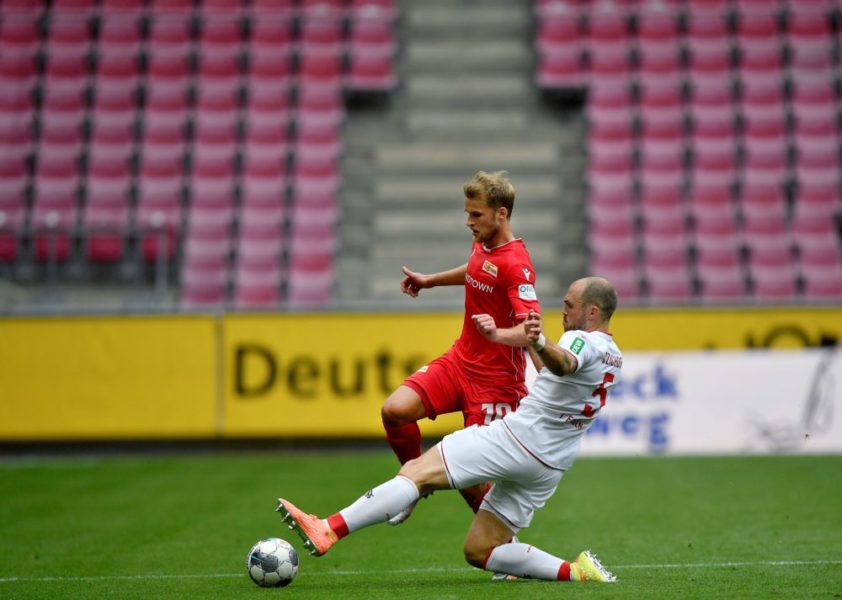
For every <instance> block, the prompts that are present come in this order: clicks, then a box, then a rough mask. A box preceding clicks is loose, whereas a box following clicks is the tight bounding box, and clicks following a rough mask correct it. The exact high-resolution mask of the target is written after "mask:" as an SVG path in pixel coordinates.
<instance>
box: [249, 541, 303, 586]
mask: <svg viewBox="0 0 842 600" xmlns="http://www.w3.org/2000/svg"><path fill="white" fill-rule="evenodd" d="M246 568H247V569H248V571H249V577H251V580H252V581H254V582H255V583H256V584H257V585H259V586H261V587H284V586H285V585H289V584H290V583H292V580H293V579H295V576H296V574H297V573H298V552H296V551H295V548H293V547H292V545H291V544H290V543H289V542H287V541H286V540H282V539H280V538H267V539H265V540H260V541H259V542H257V543H256V544H255V545H254V546H252V547H251V550H249V555H248V558H247V559H246Z"/></svg>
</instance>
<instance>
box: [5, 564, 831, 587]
mask: <svg viewBox="0 0 842 600" xmlns="http://www.w3.org/2000/svg"><path fill="white" fill-rule="evenodd" d="M840 564H842V560H759V561H740V562H718V563H687V564H680V563H663V564H649V565H644V564H634V565H612V567H611V568H612V570H614V569H616V570H620V571H622V570H623V569H721V568H724V567H764V566H769V567H780V566H810V565H840ZM476 570H477V569H472V568H470V567H465V568H461V569H455V568H447V567H430V568H428V569H395V570H390V571H360V570H354V571H325V572H321V573H301V574H300V575H299V576H325V575H389V574H394V575H400V574H401V573H461V572H469V571H476ZM245 576H246V573H245V571H244V572H242V573H208V574H204V575H202V574H193V575H190V574H186V575H78V576H74V575H68V576H61V575H58V576H50V575H47V576H44V577H0V583H16V582H21V583H24V582H36V583H37V582H51V581H113V580H118V581H119V580H124V581H131V580H144V579H148V580H156V579H224V578H231V577H245Z"/></svg>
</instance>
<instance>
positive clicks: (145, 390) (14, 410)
mask: <svg viewBox="0 0 842 600" xmlns="http://www.w3.org/2000/svg"><path fill="white" fill-rule="evenodd" d="M546 312H547V315H546V320H547V325H546V328H547V330H548V332H553V331H555V332H560V331H561V316H560V313H559V311H558V310H557V309H552V310H547V311H546ZM461 320H462V315H461V314H459V313H430V314H426V313H392V314H356V313H349V314H333V313H318V314H277V315H275V314H254V315H237V314H231V315H223V316H212V315H195V316H133V317H126V316H122V317H114V316H102V317H63V318H6V319H0V440H2V441H42V440H101V439H182V438H184V439H189V438H204V439H207V438H243V437H288V438H292V437H296V438H301V437H318V438H325V437H382V429H381V425H380V406H381V404H382V401H383V399H384V398H385V397H386V396H387V395H388V394H389V393H390V392H391V391H392V390H393V389H394V388H395V387H397V385H398V384H399V383H400V382H401V381H402V379H403V377H404V376H405V375H406V374H408V373H411V372H412V371H414V370H415V369H417V368H418V367H419V366H421V365H423V364H424V363H425V362H426V361H428V360H430V359H431V358H434V357H435V356H437V355H438V354H440V353H441V352H442V351H444V350H445V349H446V348H448V347H449V346H450V344H452V342H453V340H454V339H455V338H456V336H457V335H458V331H459V328H460V327H461ZM613 330H614V334H615V337H616V338H617V339H618V341H619V343H620V346H621V348H622V349H623V350H624V352H625V354H626V355H627V358H626V362H625V366H624V376H623V382H624V383H622V384H621V387H620V388H618V390H617V392H618V393H617V394H615V395H614V396H613V397H611V398H610V399H609V401H610V402H611V410H610V411H606V420H605V421H604V422H602V423H601V424H598V425H600V427H599V428H597V426H596V425H595V426H594V429H593V432H592V433H591V434H590V435H589V439H590V440H591V441H589V442H588V443H587V444H586V447H587V448H588V451H591V452H594V453H611V454H623V453H652V452H666V453H696V452H705V451H710V452H743V451H752V448H754V447H755V446H756V449H757V450H758V451H760V450H762V449H763V448H766V449H767V450H772V449H774V445H773V444H771V441H770V440H771V438H772V437H774V436H772V434H771V433H769V435H768V436H767V438H768V439H767V438H763V439H765V440H766V441H765V442H762V443H761V441H762V440H761V438H757V439H756V440H754V441H751V442H750V443H749V442H747V441H746V440H745V439H743V437H744V436H743V437H740V436H736V435H735V434H734V433H733V432H731V431H730V430H729V429H722V428H724V427H725V425H727V426H728V427H730V426H731V425H732V424H733V423H734V422H736V421H739V422H740V423H742V426H741V427H740V431H741V432H743V433H745V432H746V431H749V430H750V431H755V430H758V429H757V428H758V427H759V425H757V424H754V425H749V424H747V423H748V420H747V419H748V418H747V417H745V416H744V415H742V413H740V415H739V418H737V417H736V416H735V415H734V412H733V411H735V410H737V408H739V409H740V410H742V409H743V408H746V410H748V409H749V408H751V409H755V408H757V410H758V412H759V413H760V414H774V413H771V412H767V413H763V411H770V410H772V408H771V407H773V406H776V404H775V402H777V401H778V400H780V399H782V398H783V401H784V402H785V403H787V404H786V406H787V407H790V408H792V410H795V408H794V407H795V406H798V407H800V408H799V409H798V410H802V409H803V410H806V408H805V407H804V406H803V405H804V402H805V401H804V400H803V398H804V397H805V396H804V395H805V391H804V389H801V388H798V389H797V390H791V393H790V392H787V393H785V392H784V390H785V389H786V388H785V386H784V385H783V384H782V381H781V380H782V379H783V378H784V377H785V375H780V374H787V373H790V374H791V375H789V379H791V380H793V381H799V382H801V384H803V385H802V387H803V386H806V385H807V382H808V381H809V378H810V377H811V376H812V375H811V374H813V373H814V372H815V371H817V370H818V369H819V366H818V364H819V362H821V359H820V358H819V357H820V356H824V354H822V352H820V351H803V350H801V351H799V350H797V349H796V348H798V347H802V348H803V347H811V348H812V347H818V346H831V345H832V344H833V343H834V342H835V340H836V339H838V337H839V336H842V309H810V310H808V309H786V310H781V309H778V310H772V309H747V310H698V311H692V310H680V311H679V310H675V311H671V310H658V311H624V312H623V313H618V315H617V317H616V318H615V321H614V327H613ZM711 348H717V349H723V350H737V349H746V348H754V349H758V348H776V349H778V350H777V351H776V352H772V353H770V352H765V351H762V350H754V351H752V352H727V351H723V352H709V351H706V352H696V353H689V354H688V353H687V352H686V351H688V350H694V349H695V350H709V349H711ZM644 351H645V352H644ZM651 351H660V352H661V353H660V354H650V352H651ZM825 352H830V351H829V350H826V351H825ZM714 358H715V359H716V360H715V361H713V362H711V361H712V360H713V359H714ZM720 359H721V362H720ZM743 361H745V366H743ZM800 361H801V362H800ZM803 361H808V362H803ZM802 362H803V364H802ZM795 363H798V364H801V365H802V367H803V369H805V371H803V372H802V371H797V370H793V367H792V366H791V365H792V364H795ZM830 364H831V365H832V368H831V370H830V372H836V371H834V370H833V369H836V368H837V367H836V366H835V365H838V359H835V362H832V363H830ZM693 365H698V368H702V366H704V367H705V370H704V372H701V371H698V370H697V369H696V368H695V367H693ZM788 365H789V366H788ZM743 369H746V370H751V369H755V374H756V377H754V378H752V379H751V380H750V381H749V380H748V379H747V378H745V377H744V376H743V373H742V371H743ZM747 372H748V371H747ZM673 373H674V374H675V376H674V377H673V375H672V374H673ZM729 374H730V375H729ZM775 376H777V377H778V378H777V379H776V378H775ZM837 380H839V381H842V379H840V378H839V377H837ZM720 381H728V382H729V385H730V386H731V387H732V388H733V389H735V390H742V391H743V393H744V395H742V396H737V395H734V394H732V393H731V392H730V391H728V390H727V389H726V390H724V391H723V390H720V389H719V388H712V387H711V386H712V385H713V384H714V383H717V382H720ZM755 384H756V385H757V386H759V387H757V388H756V389H758V390H759V391H757V392H756V394H755V393H753V392H750V391H749V390H750V386H753V385H755ZM761 384H762V385H761ZM793 385H794V384H793ZM805 389H806V388H805ZM673 392H674V393H673ZM834 393H835V394H836V395H835V396H833V398H835V400H834V401H835V402H836V403H838V395H839V392H838V391H836V392H834ZM784 396H785V397H784ZM615 398H616V400H615ZM676 398H677V399H676ZM719 398H726V399H728V400H727V404H728V406H727V407H725V406H724V405H723V406H720V405H719V404H718V402H719V400H718V399H719ZM794 399H796V400H794ZM832 405H833V403H831V406H832ZM822 406H824V404H822ZM735 407H737V408H735ZM726 408H727V409H729V410H731V411H732V412H731V413H728V412H727V410H726ZM840 408H842V407H840ZM667 409H669V410H667ZM702 410H703V411H704V412H703V413H702V412H698V411H702ZM775 410H778V409H775ZM781 410H783V409H781ZM693 411H697V412H693ZM836 412H837V414H840V411H839V410H837V411H836ZM781 414H783V415H785V416H786V418H787V419H789V418H790V416H791V415H790V413H784V412H782V413H781ZM688 415H691V416H688ZM705 417H707V419H705ZM708 421H710V422H712V423H716V424H717V425H716V427H718V428H720V429H722V430H723V431H727V435H726V436H725V438H723V439H724V441H718V442H716V443H713V444H711V443H707V442H700V441H693V440H694V439H695V438H693V437H692V435H691V434H693V433H697V430H698V429H700V428H701V427H700V423H705V422H708ZM762 422H765V421H762V419H761V420H760V421H756V423H762ZM787 422H789V421H787ZM682 423H688V424H689V425H688V426H687V427H686V431H685V426H684V425H682ZM752 423H755V421H752ZM460 424H461V418H460V416H459V415H449V416H446V417H442V418H439V419H437V420H436V421H435V422H424V423H423V424H422V431H423V433H424V434H425V435H427V436H440V435H442V434H443V433H446V432H447V431H451V430H453V429H455V428H458V427H459V426H460ZM720 424H721V425H720ZM752 428H753V429H752ZM717 431H718V430H717ZM758 431H759V430H758ZM819 433H820V432H815V433H814V434H812V435H813V438H811V439H813V441H814V443H813V444H808V446H807V448H806V449H805V451H812V450H814V449H815V448H817V447H818V446H816V445H815V444H817V443H818V442H816V441H815V440H816V439H819V438H818V437H816V436H819ZM711 435H713V434H711ZM757 435H760V434H759V433H758V434H757ZM770 436H771V437H770ZM714 438H715V436H713V438H710V439H714ZM836 438H837V439H842V436H838V435H837V436H836ZM752 439H753V438H752ZM738 440H739V441H738ZM726 441H728V443H726ZM729 444H730V445H729ZM764 444H765V446H764ZM790 445H791V444H790ZM839 446H840V447H836V446H833V445H831V446H827V451H842V442H839ZM780 447H783V446H780ZM821 447H823V448H824V447H825V446H821ZM705 448H707V450H705ZM834 448H835V449H834ZM794 451H800V450H799V449H798V448H794Z"/></svg>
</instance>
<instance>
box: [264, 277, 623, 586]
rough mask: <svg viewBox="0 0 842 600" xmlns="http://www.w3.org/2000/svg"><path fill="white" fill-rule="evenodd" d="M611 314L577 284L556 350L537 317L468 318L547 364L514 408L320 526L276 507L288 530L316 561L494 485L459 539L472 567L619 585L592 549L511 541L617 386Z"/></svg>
mask: <svg viewBox="0 0 842 600" xmlns="http://www.w3.org/2000/svg"><path fill="white" fill-rule="evenodd" d="M616 306H617V295H616V292H615V290H614V287H613V285H611V283H610V282H609V281H607V280H606V279H603V278H600V277H586V278H584V279H579V280H577V281H574V282H573V283H572V284H571V285H570V287H569V289H568V291H567V294H566V295H565V297H564V308H563V310H562V313H563V315H564V329H565V333H564V334H563V335H562V336H561V339H560V340H559V342H558V344H554V343H552V342H551V341H549V340H547V339H546V337H545V336H544V333H543V331H542V324H541V317H540V315H538V314H536V313H530V314H529V316H528V317H527V318H526V320H525V321H524V326H523V329H508V330H506V329H497V327H496V324H495V323H494V321H493V319H492V318H491V317H490V316H489V315H474V317H473V320H474V324H475V325H476V327H477V329H478V330H479V331H480V332H481V333H482V334H483V335H484V336H486V337H487V338H488V339H490V340H493V341H495V342H498V343H501V344H507V345H510V346H526V345H531V346H532V347H533V348H534V349H535V350H536V351H537V352H538V353H539V356H540V357H541V359H542V361H543V363H544V367H543V368H542V369H541V371H540V373H539V374H538V378H537V379H536V380H535V383H534V384H533V386H532V388H531V389H530V390H529V394H528V395H527V396H526V397H525V398H524V399H523V400H521V403H520V408H519V409H518V410H517V411H516V412H513V413H510V414H507V415H506V416H505V417H504V418H503V419H500V420H497V421H493V422H492V423H491V424H489V425H487V426H485V427H478V426H476V425H475V426H471V427H468V428H466V429H463V430H460V431H456V432H454V433H451V434H450V435H447V436H445V437H444V439H442V441H441V442H439V443H438V444H437V445H436V446H435V447H433V448H431V449H430V450H428V451H427V452H426V453H425V454H423V455H422V456H421V457H419V458H417V459H414V460H411V461H409V462H407V463H406V464H404V465H403V466H402V467H401V469H400V471H399V472H398V475H397V476H396V477H394V478H393V479H391V480H389V481H387V482H385V483H383V484H381V485H379V486H378V487H376V488H374V489H372V490H369V491H368V492H366V494H364V495H363V496H362V497H360V498H359V499H358V500H357V501H356V502H354V503H353V504H351V505H350V506H348V507H347V508H344V509H342V510H340V511H339V512H337V513H335V514H333V515H331V516H330V517H328V518H326V519H320V518H318V517H316V516H315V515H310V514H307V513H306V512H304V511H302V510H300V509H298V508H297V507H296V506H295V505H293V504H292V503H291V502H289V501H288V500H285V499H283V498H281V499H279V505H278V511H279V512H280V513H281V515H282V517H283V519H284V521H285V522H287V523H288V524H289V526H290V528H291V529H294V530H295V531H296V532H297V533H298V534H299V536H301V538H302V540H303V541H304V545H305V547H306V548H307V549H308V550H310V553H311V554H314V555H316V556H321V555H323V554H325V553H326V552H327V551H328V550H330V548H331V547H332V546H333V545H334V544H335V543H336V542H337V541H339V540H340V539H341V538H343V537H345V536H347V535H348V534H349V533H352V532H354V531H356V530H358V529H361V528H363V527H367V526H369V525H373V524H375V523H382V522H385V521H387V520H388V519H389V518H391V517H392V516H393V515H395V514H397V513H399V512H400V511H402V510H403V509H405V508H406V507H407V506H408V505H410V504H411V503H412V502H415V501H416V500H417V499H418V498H419V496H420V495H422V494H428V493H430V492H432V491H434V490H440V489H459V488H464V487H467V486H470V485H474V484H477V483H480V482H483V481H493V482H494V486H493V487H492V488H491V490H490V491H489V492H488V494H486V496H485V498H484V500H483V502H482V505H481V507H480V510H479V511H478V512H477V514H476V516H475V517H474V520H473V522H472V524H471V527H470V529H469V530H468V535H467V537H466V539H465V545H464V551H465V559H466V560H467V561H468V563H470V564H472V565H474V566H475V567H478V568H481V569H485V570H488V571H492V572H495V573H506V574H508V575H512V576H515V577H525V578H532V579H544V580H559V581H602V582H613V581H615V580H616V578H615V577H614V576H613V575H612V574H611V573H609V572H608V571H607V570H606V569H605V568H604V567H603V566H602V565H601V564H600V562H599V561H598V560H597V559H596V558H595V557H594V556H593V554H591V552H590V551H588V550H585V551H583V552H581V553H580V554H579V555H578V557H577V558H576V559H575V560H574V561H567V560H564V559H562V558H559V557H556V556H553V555H551V554H549V553H547V552H544V551H542V550H539V549H537V548H534V547H532V546H530V545H529V544H524V543H520V542H517V541H512V538H513V536H514V535H515V534H516V533H517V532H518V531H519V530H520V529H522V528H524V527H528V526H529V524H530V523H531V521H532V517H533V515H534V513H535V511H536V510H537V509H539V508H541V507H542V506H544V504H545V503H546V502H547V500H548V499H549V498H550V496H552V495H553V493H554V492H555V489H556V487H557V486H558V483H559V481H560V480H561V476H562V475H563V474H564V472H565V471H566V470H567V469H569V468H570V467H571V466H572V465H573V461H574V460H575V458H576V454H577V452H578V450H579V446H580V444H581V441H582V437H583V436H584V434H585V432H586V431H587V430H588V428H589V427H590V425H591V423H592V422H593V419H594V418H595V417H596V415H597V414H599V411H600V410H601V409H602V407H603V406H604V405H605V402H606V399H607V397H608V393H609V390H610V389H611V386H612V385H614V383H616V380H617V376H618V375H619V372H620V369H621V367H622V363H623V358H622V354H621V353H620V350H619V348H618V347H617V345H616V344H615V343H614V340H613V339H612V337H611V334H610V333H609V332H608V328H609V323H610V320H611V316H612V314H613V313H614V310H615V309H616Z"/></svg>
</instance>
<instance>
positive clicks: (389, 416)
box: [380, 388, 426, 425]
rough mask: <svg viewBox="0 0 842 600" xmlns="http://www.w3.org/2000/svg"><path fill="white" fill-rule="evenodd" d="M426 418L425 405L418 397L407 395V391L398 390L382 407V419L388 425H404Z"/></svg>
mask: <svg viewBox="0 0 842 600" xmlns="http://www.w3.org/2000/svg"><path fill="white" fill-rule="evenodd" d="M424 416H426V410H425V409H424V403H423V402H421V399H420V398H418V397H417V396H412V395H409V396H408V395H407V394H406V392H405V390H403V389H400V388H399V389H398V390H397V391H395V392H394V393H393V394H392V395H391V396H389V397H388V398H386V401H385V402H383V406H381V407H380V418H381V419H382V420H383V423H385V424H386V425H403V424H405V423H414V422H415V421H418V420H419V419H422V418H424Z"/></svg>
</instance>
